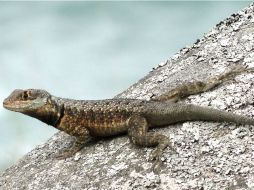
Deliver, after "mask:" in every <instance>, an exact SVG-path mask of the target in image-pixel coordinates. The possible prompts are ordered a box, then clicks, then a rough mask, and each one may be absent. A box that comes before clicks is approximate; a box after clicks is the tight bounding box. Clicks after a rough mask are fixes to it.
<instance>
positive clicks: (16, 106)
mask: <svg viewBox="0 0 254 190" xmlns="http://www.w3.org/2000/svg"><path fill="white" fill-rule="evenodd" d="M3 107H4V108H6V109H7V110H11V111H21V110H23V109H24V108H26V107H27V103H25V102H24V101H18V102H10V101H9V100H8V99H5V100H4V101H3Z"/></svg>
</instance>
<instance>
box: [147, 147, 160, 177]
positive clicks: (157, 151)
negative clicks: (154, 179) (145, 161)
mask: <svg viewBox="0 0 254 190" xmlns="http://www.w3.org/2000/svg"><path fill="white" fill-rule="evenodd" d="M161 155H162V151H161V150H160V149H155V150H154V151H153V152H152V153H151V155H150V157H149V160H150V161H154V163H153V166H152V170H153V172H154V173H158V172H159V171H160V167H161V164H162V161H161Z"/></svg>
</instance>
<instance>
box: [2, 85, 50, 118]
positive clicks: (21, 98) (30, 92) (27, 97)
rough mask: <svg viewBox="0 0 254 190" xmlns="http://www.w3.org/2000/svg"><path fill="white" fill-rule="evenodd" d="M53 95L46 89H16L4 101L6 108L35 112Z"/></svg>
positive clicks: (22, 111)
mask: <svg viewBox="0 0 254 190" xmlns="http://www.w3.org/2000/svg"><path fill="white" fill-rule="evenodd" d="M50 96H51V95H50V94H49V93H48V92H47V91H45V90H38V89H27V90H20V89H17V90H14V91H13V92H12V93H11V94H10V95H9V96H8V97H7V98H6V99H5V100H4V102H3V106H4V108H6V109H8V110H11V111H16V112H21V113H27V112H33V111H36V110H38V109H40V108H41V107H43V106H45V105H46V104H47V101H48V98H49V97H50Z"/></svg>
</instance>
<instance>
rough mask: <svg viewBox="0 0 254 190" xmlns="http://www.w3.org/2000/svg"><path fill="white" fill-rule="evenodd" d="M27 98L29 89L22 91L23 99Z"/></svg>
mask: <svg viewBox="0 0 254 190" xmlns="http://www.w3.org/2000/svg"><path fill="white" fill-rule="evenodd" d="M27 98H28V93H27V91H24V92H23V93H22V99H23V100H27Z"/></svg>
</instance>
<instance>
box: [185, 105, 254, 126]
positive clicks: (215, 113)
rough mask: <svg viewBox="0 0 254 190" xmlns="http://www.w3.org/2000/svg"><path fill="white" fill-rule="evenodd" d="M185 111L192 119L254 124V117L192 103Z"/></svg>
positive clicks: (189, 118)
mask: <svg viewBox="0 0 254 190" xmlns="http://www.w3.org/2000/svg"><path fill="white" fill-rule="evenodd" d="M185 111H186V112H185V113H186V117H187V118H188V120H190V121H192V120H200V121H215V122H232V123H236V124H246V125H254V119H252V118H249V117H246V116H242V115H238V114H234V113H231V112H226V111H222V110H217V109H213V108H208V107H200V106H196V105H192V104H190V105H188V106H187V107H186V110H185Z"/></svg>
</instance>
